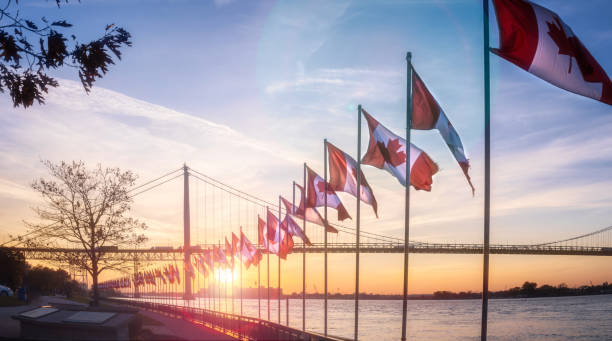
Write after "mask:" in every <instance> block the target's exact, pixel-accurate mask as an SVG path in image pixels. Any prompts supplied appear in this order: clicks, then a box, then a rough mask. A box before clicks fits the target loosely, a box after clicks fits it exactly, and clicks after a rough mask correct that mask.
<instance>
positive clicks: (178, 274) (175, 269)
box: [170, 264, 181, 284]
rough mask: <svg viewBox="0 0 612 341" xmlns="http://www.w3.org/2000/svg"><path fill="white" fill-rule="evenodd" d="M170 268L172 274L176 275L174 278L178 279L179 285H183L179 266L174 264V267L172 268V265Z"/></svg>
mask: <svg viewBox="0 0 612 341" xmlns="http://www.w3.org/2000/svg"><path fill="white" fill-rule="evenodd" d="M170 266H171V270H172V272H173V273H174V278H176V282H177V283H178V284H181V273H180V271H179V269H178V266H176V264H174V266H172V265H170Z"/></svg>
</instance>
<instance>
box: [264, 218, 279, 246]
mask: <svg viewBox="0 0 612 341" xmlns="http://www.w3.org/2000/svg"><path fill="white" fill-rule="evenodd" d="M279 225H280V224H279V221H278V218H276V216H275V215H274V213H272V212H270V210H268V212H267V219H266V230H267V231H266V236H265V237H266V239H267V240H268V251H270V252H272V253H274V254H279V252H280V248H279V241H280V240H282V238H281V236H280V234H281V231H280V229H279Z"/></svg>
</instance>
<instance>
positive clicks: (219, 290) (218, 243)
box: [217, 240, 227, 311]
mask: <svg viewBox="0 0 612 341" xmlns="http://www.w3.org/2000/svg"><path fill="white" fill-rule="evenodd" d="M217 245H218V246H217V247H218V248H219V249H221V241H220V240H219V241H218V242H217ZM218 253H220V251H219V252H218ZM217 279H218V281H219V283H217V286H218V290H217V291H218V292H219V311H221V260H219V276H218V278H217ZM226 307H227V305H226ZM226 310H227V309H226Z"/></svg>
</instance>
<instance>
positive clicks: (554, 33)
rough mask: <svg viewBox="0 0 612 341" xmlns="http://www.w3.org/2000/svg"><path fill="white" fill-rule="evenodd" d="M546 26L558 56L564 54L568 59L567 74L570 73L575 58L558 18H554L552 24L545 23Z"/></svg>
mask: <svg viewBox="0 0 612 341" xmlns="http://www.w3.org/2000/svg"><path fill="white" fill-rule="evenodd" d="M546 25H547V26H548V35H549V36H550V38H551V39H552V40H553V41H554V42H555V44H556V45H557V47H558V48H559V52H558V53H559V54H564V55H566V56H569V57H570V64H569V69H568V70H567V73H571V72H572V58H576V55H575V54H574V46H573V44H572V42H571V41H570V38H569V37H568V36H567V35H566V34H565V30H564V29H563V24H562V23H561V20H559V18H557V17H555V20H554V22H546Z"/></svg>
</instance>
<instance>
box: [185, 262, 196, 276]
mask: <svg viewBox="0 0 612 341" xmlns="http://www.w3.org/2000/svg"><path fill="white" fill-rule="evenodd" d="M184 264H185V278H189V277H191V278H195V270H194V269H193V265H192V264H191V261H188V262H187V263H184Z"/></svg>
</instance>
